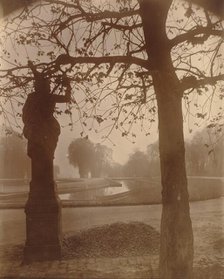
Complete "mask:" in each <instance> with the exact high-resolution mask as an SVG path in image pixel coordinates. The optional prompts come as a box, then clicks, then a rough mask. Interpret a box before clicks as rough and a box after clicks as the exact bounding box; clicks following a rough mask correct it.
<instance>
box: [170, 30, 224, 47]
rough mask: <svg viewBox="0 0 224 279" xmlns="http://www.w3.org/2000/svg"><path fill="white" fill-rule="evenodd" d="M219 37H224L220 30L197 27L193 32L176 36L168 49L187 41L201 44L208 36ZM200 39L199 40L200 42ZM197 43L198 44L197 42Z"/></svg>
mask: <svg viewBox="0 0 224 279" xmlns="http://www.w3.org/2000/svg"><path fill="white" fill-rule="evenodd" d="M197 35H205V37H202V38H200V37H196V36H197ZM212 35H213V36H220V37H222V36H223V35H224V32H223V31H222V30H216V29H212V28H211V27H210V26H209V27H208V26H206V27H203V26H198V27H196V28H195V29H193V30H190V31H188V32H186V33H184V34H181V35H179V36H176V37H175V38H173V39H171V40H170V42H169V46H170V48H172V47H174V46H176V45H178V44H180V43H183V42H185V41H189V42H192V43H203V42H204V41H205V39H207V38H208V37H209V36H212ZM200 39H201V40H200ZM197 41H198V42H197Z"/></svg>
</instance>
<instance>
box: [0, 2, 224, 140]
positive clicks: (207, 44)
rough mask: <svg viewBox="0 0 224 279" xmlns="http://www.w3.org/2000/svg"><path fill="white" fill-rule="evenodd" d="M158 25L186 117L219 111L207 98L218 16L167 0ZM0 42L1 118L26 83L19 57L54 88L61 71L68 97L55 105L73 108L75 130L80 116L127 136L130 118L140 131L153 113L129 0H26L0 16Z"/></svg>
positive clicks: (140, 35)
mask: <svg viewBox="0 0 224 279" xmlns="http://www.w3.org/2000/svg"><path fill="white" fill-rule="evenodd" d="M140 2H141V1H140ZM143 2H144V1H143ZM168 2H170V3H171V1H168ZM169 5H170V4H169ZM166 33H167V36H168V42H167V45H166V48H167V49H170V51H171V55H172V61H173V65H174V67H175V71H176V74H177V75H178V78H179V80H180V82H179V85H178V86H179V87H181V89H182V91H183V99H184V101H185V107H186V113H188V116H186V117H191V114H194V115H195V116H197V117H198V118H199V119H201V120H202V121H203V120H204V119H206V118H209V117H210V118H211V119H213V120H214V121H215V123H217V122H218V121H219V120H220V119H222V117H223V112H222V111H221V110H220V111H219V112H218V115H211V114H212V109H211V107H212V105H211V101H212V100H214V99H215V100H216V101H217V100H222V98H223V93H222V90H221V89H222V85H221V84H220V80H222V79H223V77H224V76H223V74H222V72H221V71H222V67H223V62H222V38H221V36H222V34H223V25H222V22H221V20H220V19H219V18H217V17H216V16H214V15H213V14H211V13H209V12H208V11H206V10H203V9H202V8H200V7H198V6H195V5H192V4H189V3H187V2H184V1H183V2H182V1H172V5H171V6H170V9H169V14H168V18H167V21H166ZM0 44H1V48H2V54H1V72H0V78H1V87H0V96H2V97H4V102H3V101H2V102H1V113H2V114H3V116H4V117H5V120H6V121H10V119H11V117H14V120H15V118H16V117H18V116H19V114H20V108H18V107H17V105H15V103H16V104H18V105H21V104H22V103H23V102H24V101H23V100H24V98H25V96H26V95H27V93H29V92H31V91H32V79H33V77H32V73H31V71H30V69H29V68H28V65H27V61H28V60H31V59H32V60H33V62H34V63H35V65H36V66H37V68H38V69H40V70H42V71H43V72H44V73H45V74H46V75H48V76H49V77H51V80H52V91H54V92H55V93H59V92H60V77H61V76H62V75H63V74H64V73H66V74H67V75H68V77H69V78H70V80H71V82H72V87H73V99H72V104H70V106H69V107H67V108H65V109H63V112H65V113H67V114H70V113H71V111H72V109H73V108H74V109H76V110H77V111H78V114H79V117H80V123H81V125H82V127H83V130H87V128H86V125H87V124H89V125H88V127H90V128H89V129H96V128H94V127H93V123H95V124H96V123H98V124H100V125H101V126H100V129H106V128H107V129H106V134H105V136H107V135H109V134H110V132H111V130H112V129H119V130H120V133H121V135H122V136H125V135H129V136H131V137H132V138H133V140H134V138H135V137H136V134H135V132H134V131H133V130H131V128H132V126H133V125H134V123H136V121H138V123H140V125H141V127H142V129H143V130H145V134H148V133H150V132H149V128H150V126H151V125H152V124H153V123H154V122H155V120H156V114H157V105H156V102H155V95H154V85H153V82H152V78H151V74H152V73H153V71H154V69H153V59H152V58H153V57H152V56H151V57H150V56H149V55H148V53H147V51H146V42H145V38H144V31H143V24H142V20H141V17H140V10H139V4H138V2H137V1H134V0H133V1H131V0H128V1H119V0H117V1H115V0H113V1H106V0H105V1H102V3H101V4H100V2H99V1H96V0H95V1H88V0H87V1H86V0H85V1H56V0H53V1H41V2H38V3H34V4H33V5H31V6H30V7H25V8H24V9H23V10H21V11H20V12H19V13H18V15H13V16H10V18H9V19H8V20H7V21H6V22H5V24H4V25H3V28H2V30H1V41H0ZM5 102H6V103H7V104H8V106H7V109H6V106H5ZM11 106H14V110H13V111H14V114H13V113H12V111H11V109H10V107H11ZM7 112H8V113H7ZM9 112H10V113H12V114H13V115H11V117H10V116H9ZM57 112H58V113H59V114H60V113H61V111H60V110H58V111H57ZM108 120H110V121H109V122H108ZM15 122H18V120H15V121H14V122H13V123H14V124H15ZM104 122H105V123H106V124H105V126H103V123H104ZM19 124H20V123H19V122H18V123H17V124H16V125H18V126H19ZM219 124H221V125H222V124H223V123H218V125H219ZM70 125H72V123H70ZM95 126H96V125H95ZM189 129H192V126H190V127H189Z"/></svg>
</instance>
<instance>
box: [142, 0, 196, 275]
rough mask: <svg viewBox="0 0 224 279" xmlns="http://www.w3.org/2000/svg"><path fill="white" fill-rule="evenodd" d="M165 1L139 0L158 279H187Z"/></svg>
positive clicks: (187, 234)
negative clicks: (155, 126) (153, 101)
mask: <svg viewBox="0 0 224 279" xmlns="http://www.w3.org/2000/svg"><path fill="white" fill-rule="evenodd" d="M171 2H172V1H171V0H166V1H164V0H157V1H154V0H139V3H140V12H141V17H142V22H143V30H144V35H145V41H146V50H147V53H148V57H149V64H150V68H152V78H153V85H154V89H155V94H156V98H157V104H158V116H159V150H160V164H161V180H162V181H161V182H162V204H163V209H162V219H161V242H160V276H161V279H179V278H181V279H191V278H192V265H193V233H192V225H191V219H190V212H189V199H188V191H187V177H186V170H185V149H184V136H183V118H182V102H181V99H182V92H181V88H180V83H179V80H178V78H177V76H176V73H175V70H174V67H173V64H172V60H171V57H170V48H169V40H168V38H167V36H166V30H165V24H166V17H167V13H168V10H169V8H170V5H171Z"/></svg>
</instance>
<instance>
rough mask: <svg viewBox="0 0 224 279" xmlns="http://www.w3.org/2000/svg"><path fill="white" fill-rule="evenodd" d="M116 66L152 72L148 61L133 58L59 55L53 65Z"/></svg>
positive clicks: (57, 66)
mask: <svg viewBox="0 0 224 279" xmlns="http://www.w3.org/2000/svg"><path fill="white" fill-rule="evenodd" d="M106 63H109V64H113V65H114V64H116V63H124V64H135V65H138V66H141V67H142V68H145V69H147V70H150V65H149V62H148V61H147V60H144V59H141V58H137V57H133V56H103V57H72V56H69V55H66V54H62V55H59V56H58V58H57V59H56V60H55V62H54V63H53V64H54V65H55V68H56V69H57V68H59V67H60V66H61V65H66V64H71V65H72V66H74V65H75V64H96V65H100V64H106Z"/></svg>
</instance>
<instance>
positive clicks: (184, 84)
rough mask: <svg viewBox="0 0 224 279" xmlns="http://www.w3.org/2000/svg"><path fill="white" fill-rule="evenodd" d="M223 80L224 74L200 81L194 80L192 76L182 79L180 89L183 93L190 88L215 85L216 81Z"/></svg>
mask: <svg viewBox="0 0 224 279" xmlns="http://www.w3.org/2000/svg"><path fill="white" fill-rule="evenodd" d="M222 80H224V74H220V75H217V76H213V77H205V78H202V79H196V77H194V76H190V77H186V78H183V79H182V81H181V88H182V89H183V90H184V91H185V90H188V89H191V88H198V87H200V86H204V85H215V84H216V83H217V82H218V81H222Z"/></svg>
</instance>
